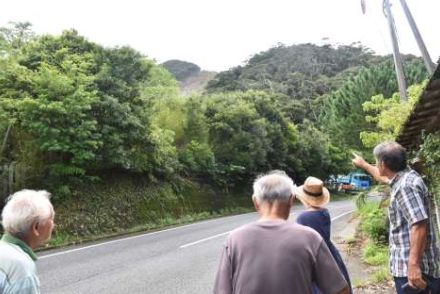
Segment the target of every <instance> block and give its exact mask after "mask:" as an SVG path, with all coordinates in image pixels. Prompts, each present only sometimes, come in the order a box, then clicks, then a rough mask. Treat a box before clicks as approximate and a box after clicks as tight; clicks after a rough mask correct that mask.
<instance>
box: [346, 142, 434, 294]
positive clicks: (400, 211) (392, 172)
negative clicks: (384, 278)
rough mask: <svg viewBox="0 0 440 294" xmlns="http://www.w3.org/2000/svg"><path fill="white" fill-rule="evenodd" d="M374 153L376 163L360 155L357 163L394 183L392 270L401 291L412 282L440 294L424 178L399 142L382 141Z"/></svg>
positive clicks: (385, 180) (432, 226)
mask: <svg viewBox="0 0 440 294" xmlns="http://www.w3.org/2000/svg"><path fill="white" fill-rule="evenodd" d="M373 153H374V156H375V158H376V166H373V165H371V164H368V163H367V162H366V161H365V160H364V159H363V158H362V157H360V156H358V155H355V158H354V159H353V164H354V165H355V166H357V167H360V168H362V169H364V170H366V171H367V172H368V173H370V174H371V175H372V176H373V177H374V178H375V179H376V180H378V181H380V182H382V183H387V184H389V185H390V186H391V198H390V205H389V208H388V216H389V219H390V235H389V242H390V271H391V274H392V275H393V277H394V281H395V285H396V290H397V293H399V294H400V293H404V292H403V290H402V286H403V285H404V284H405V283H409V286H411V287H412V288H417V289H421V292H420V293H431V294H438V293H440V270H439V266H440V264H439V263H440V259H439V252H438V248H437V247H436V237H435V232H434V224H433V221H432V219H431V218H430V211H429V199H428V190H427V188H426V186H425V184H424V182H423V179H422V177H421V176H420V175H419V174H418V173H417V172H416V171H414V170H412V169H410V168H408V167H407V163H406V151H405V149H404V148H403V147H402V146H401V145H399V144H398V143H395V142H386V143H382V144H379V145H377V146H376V147H375V148H374V152H373ZM427 285H428V286H429V287H427ZM428 288H429V289H428ZM422 289H426V290H425V291H423V290H422Z"/></svg>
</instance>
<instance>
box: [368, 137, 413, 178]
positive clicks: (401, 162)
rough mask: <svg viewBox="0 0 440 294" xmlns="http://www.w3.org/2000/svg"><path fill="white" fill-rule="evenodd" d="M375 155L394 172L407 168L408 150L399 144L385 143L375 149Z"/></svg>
mask: <svg viewBox="0 0 440 294" xmlns="http://www.w3.org/2000/svg"><path fill="white" fill-rule="evenodd" d="M373 154H374V157H376V159H377V161H378V162H383V163H384V164H385V166H386V167H387V168H389V169H390V170H391V171H393V172H399V171H401V170H404V169H405V168H406V166H407V162H406V150H405V148H403V147H402V145H400V144H399V143H396V142H392V141H389V142H383V143H381V144H379V145H377V146H376V147H374V150H373Z"/></svg>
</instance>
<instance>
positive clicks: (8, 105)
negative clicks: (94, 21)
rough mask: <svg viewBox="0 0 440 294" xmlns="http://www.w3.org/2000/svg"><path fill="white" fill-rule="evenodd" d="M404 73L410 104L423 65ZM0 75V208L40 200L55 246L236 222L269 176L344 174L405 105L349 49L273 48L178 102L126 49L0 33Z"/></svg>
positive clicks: (382, 61) (386, 76) (386, 69)
mask: <svg viewBox="0 0 440 294" xmlns="http://www.w3.org/2000/svg"><path fill="white" fill-rule="evenodd" d="M404 62H405V69H406V70H407V72H406V76H407V79H408V83H409V84H415V85H413V87H412V88H410V89H412V90H411V91H410V93H413V94H412V95H411V97H418V95H419V93H420V91H421V89H422V87H423V85H424V84H423V81H424V80H425V79H426V78H427V76H428V74H427V73H426V71H425V69H424V65H423V61H422V60H421V59H420V58H416V57H414V56H411V55H408V56H405V57H404ZM179 64H184V66H185V69H183V70H182V69H179ZM168 65H170V64H168ZM172 65H173V71H174V73H175V74H176V73H180V74H182V75H186V74H188V72H187V70H188V64H186V63H175V62H174V63H173V64H172ZM176 67H177V68H176ZM0 68H1V69H2V70H1V71H0V144H1V145H0V185H1V187H0V193H1V194H0V196H1V198H5V197H6V196H7V195H9V194H10V193H12V192H13V191H17V190H19V189H22V188H24V187H27V188H34V189H46V190H49V191H51V192H52V194H53V202H54V203H55V207H56V211H57V224H58V227H57V229H56V232H55V236H54V240H55V241H54V243H56V244H63V243H65V242H71V241H73V242H77V241H80V240H84V239H91V238H95V237H96V236H103V235H113V234H118V233H121V232H129V231H132V230H137V228H142V229H151V228H158V227H161V226H165V225H170V224H178V223H182V222H186V221H191V220H192V219H199V218H204V217H213V216H217V215H220V214H224V213H234V212H240V211H247V210H249V209H251V205H252V204H251V201H250V195H249V191H251V183H252V180H253V179H254V178H255V176H257V175H258V174H259V173H261V172H265V171H268V170H272V169H282V170H285V171H286V172H287V173H288V174H289V175H290V176H292V177H293V178H294V180H295V181H296V182H297V183H301V182H302V181H303V180H304V179H305V178H306V177H307V176H309V175H313V176H316V177H320V178H322V179H326V178H328V177H329V175H337V174H344V173H346V172H348V171H349V170H350V169H351V164H350V158H351V152H352V151H353V150H356V151H358V152H363V153H364V154H365V155H368V156H369V154H370V153H371V152H370V146H371V145H372V144H374V143H375V142H377V141H379V140H381V139H383V138H389V137H390V136H393V135H394V134H395V133H396V132H397V131H398V128H397V129H396V128H395V126H394V125H393V122H396V121H398V122H401V121H402V120H404V118H405V117H406V116H405V115H407V114H408V113H409V111H410V109H411V105H413V104H412V103H414V101H416V98H414V99H412V98H410V100H409V101H410V102H408V103H409V104H400V103H399V102H398V100H399V99H398V96H396V94H394V93H395V92H397V83H396V80H395V75H394V70H393V68H394V67H393V63H392V58H391V57H390V56H379V55H376V54H374V52H372V51H371V50H369V49H368V48H366V47H364V46H362V45H361V44H351V45H341V46H339V45H338V46H336V45H332V44H326V45H323V46H317V45H313V44H300V45H292V46H285V45H282V44H280V45H277V46H275V47H273V48H271V49H269V50H267V51H264V52H260V53H258V54H256V55H254V56H253V57H252V58H250V59H249V60H248V61H247V62H246V64H245V65H243V66H237V67H234V68H231V69H230V70H228V71H225V72H221V73H219V74H218V75H216V76H215V78H214V79H213V80H211V82H210V83H209V84H208V86H207V88H206V91H205V92H204V93H197V94H192V95H191V94H190V95H185V96H182V95H180V93H179V86H178V82H177V81H176V79H175V76H173V75H172V74H171V73H170V72H168V71H167V70H166V69H165V68H164V67H162V66H161V65H158V64H157V63H156V62H155V61H154V60H153V59H151V58H148V57H147V56H145V55H143V54H141V53H139V52H137V51H136V50H134V49H133V48H130V47H115V48H108V47H104V46H101V45H100V44H97V43H95V42H93V41H91V40H88V39H86V38H84V37H83V36H81V35H80V33H79V32H77V31H75V30H68V31H64V32H63V33H62V34H60V35H57V36H54V35H42V36H39V35H36V34H35V33H34V32H33V31H32V27H31V25H30V24H29V23H11V24H10V26H8V27H3V28H0ZM199 70H200V69H199V68H197V67H194V66H192V68H190V70H189V72H194V71H199ZM384 111H388V114H389V113H391V114H393V115H394V114H396V115H400V116H399V119H396V117H395V116H393V117H390V116H389V115H387V114H386V113H384ZM367 150H368V151H367ZM368 156H367V157H368ZM2 204H3V201H1V204H0V208H1V205H2Z"/></svg>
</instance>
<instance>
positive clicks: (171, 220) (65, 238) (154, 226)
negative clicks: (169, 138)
mask: <svg viewBox="0 0 440 294" xmlns="http://www.w3.org/2000/svg"><path fill="white" fill-rule="evenodd" d="M252 211H254V210H253V209H251V208H244V207H234V208H225V209H220V211H219V212H213V213H209V212H206V211H205V212H199V213H193V214H187V215H183V216H181V217H179V218H175V217H173V216H171V215H166V216H164V217H163V218H160V219H158V220H157V222H155V223H146V224H143V225H139V226H134V227H132V228H129V229H126V230H119V231H116V232H111V233H102V234H97V235H89V236H78V235H70V234H67V233H64V232H62V233H59V232H55V233H54V234H53V236H52V239H51V240H50V241H49V243H48V244H46V245H45V246H44V247H41V248H39V250H46V249H52V248H57V247H62V246H67V245H74V244H81V243H85V242H90V241H96V240H101V239H106V238H112V237H116V236H123V235H129V234H135V233H140V232H146V231H154V230H160V229H163V228H166V227H170V226H179V225H184V224H188V223H193V222H196V221H201V220H206V219H212V218H218V217H222V216H228V215H234V214H240V213H247V212H252Z"/></svg>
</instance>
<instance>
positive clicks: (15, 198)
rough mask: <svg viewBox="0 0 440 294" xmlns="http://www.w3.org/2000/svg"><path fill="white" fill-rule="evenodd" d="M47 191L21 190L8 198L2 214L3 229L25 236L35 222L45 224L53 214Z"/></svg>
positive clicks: (12, 233) (15, 234)
mask: <svg viewBox="0 0 440 294" xmlns="http://www.w3.org/2000/svg"><path fill="white" fill-rule="evenodd" d="M49 198H50V193H49V192H47V191H34V190H21V191H19V192H16V193H15V194H13V195H11V196H9V198H8V202H7V203H6V205H5V207H4V208H3V212H2V226H3V229H4V230H5V231H6V232H8V233H9V234H11V235H14V236H20V237H22V236H25V235H26V234H27V232H28V231H29V229H30V228H31V226H32V224H34V223H35V222H39V223H45V222H46V221H48V220H49V219H50V217H51V216H52V215H53V214H54V211H53V206H52V204H51V203H50V200H49Z"/></svg>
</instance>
